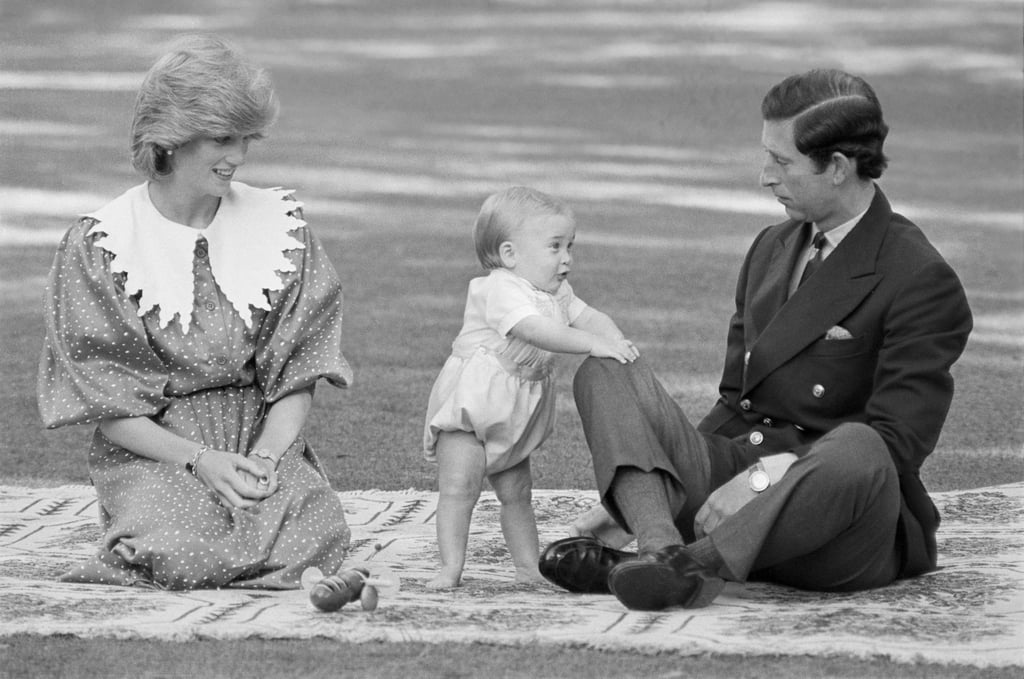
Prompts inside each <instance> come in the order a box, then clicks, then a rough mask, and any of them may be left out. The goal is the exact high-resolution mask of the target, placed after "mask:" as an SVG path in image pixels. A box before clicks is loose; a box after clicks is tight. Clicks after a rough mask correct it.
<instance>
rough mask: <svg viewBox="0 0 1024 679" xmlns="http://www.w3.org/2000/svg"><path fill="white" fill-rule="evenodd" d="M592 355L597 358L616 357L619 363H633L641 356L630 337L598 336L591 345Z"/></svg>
mask: <svg viewBox="0 0 1024 679" xmlns="http://www.w3.org/2000/svg"><path fill="white" fill-rule="evenodd" d="M590 355H591V356H596V357H597V358H614V359H615V360H616V361H618V362H619V363H632V362H633V361H635V360H636V359H638V358H639V357H640V352H639V351H638V350H637V348H636V347H635V346H634V345H633V343H632V342H630V341H629V340H628V339H625V338H622V339H611V338H608V337H601V336H597V337H595V338H594V343H593V344H592V345H591V347H590Z"/></svg>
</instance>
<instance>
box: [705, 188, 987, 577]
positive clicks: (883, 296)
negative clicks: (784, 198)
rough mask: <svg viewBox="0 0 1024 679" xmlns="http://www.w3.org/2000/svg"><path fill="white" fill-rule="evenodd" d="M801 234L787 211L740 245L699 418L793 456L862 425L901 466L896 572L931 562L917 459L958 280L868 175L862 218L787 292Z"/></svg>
mask: <svg viewBox="0 0 1024 679" xmlns="http://www.w3.org/2000/svg"><path fill="white" fill-rule="evenodd" d="M805 239H806V231H805V230H804V225H803V224H801V223H799V222H795V221H792V220H790V221H788V222H785V223H783V224H778V225H776V226H771V227H768V228H767V229H765V230H764V231H762V232H761V233H760V234H759V235H758V237H757V239H756V240H755V241H754V243H753V245H752V246H751V248H750V250H749V252H748V253H747V257H746V260H745V261H744V263H743V268H742V270H741V271H740V276H739V283H738V285H737V287H736V313H735V315H734V316H733V317H732V320H731V322H730V326H729V336H728V346H727V350H726V356H725V369H724V371H723V374H722V381H721V384H720V387H719V391H720V394H721V397H720V399H719V400H718V402H717V403H716V404H715V406H714V407H713V408H712V410H711V412H710V413H708V415H707V416H706V417H705V418H704V419H703V421H701V423H700V425H699V429H700V430H701V431H703V432H707V433H714V434H719V435H724V436H728V437H731V438H735V439H745V440H746V442H747V445H751V446H752V445H755V444H756V445H757V446H758V448H759V450H761V451H763V452H762V455H769V454H771V453H774V452H781V451H787V450H792V451H793V452H795V453H797V454H798V455H802V454H804V453H806V452H807V450H808V449H809V447H810V444H811V443H813V442H814V441H815V440H817V439H818V438H819V437H821V436H822V435H823V434H824V433H825V432H827V431H829V430H831V429H833V428H834V427H836V426H838V425H839V424H842V423H844V422H862V423H866V424H868V425H869V426H871V427H872V428H874V429H875V431H877V432H878V433H879V434H880V435H881V436H882V439H884V441H885V443H886V444H887V445H888V447H889V452H890V454H891V455H892V459H893V462H894V463H895V465H896V469H897V471H898V473H899V478H900V489H901V492H902V496H903V502H902V506H901V511H900V525H899V529H898V531H897V541H898V543H899V544H898V545H897V547H898V549H900V550H901V554H902V568H901V571H900V575H901V576H902V577H907V576H911V575H916V574H918V573H922V572H925V571H928V570H931V569H933V568H934V567H935V563H936V553H935V531H936V529H937V528H938V525H939V515H938V511H937V510H936V509H935V505H934V504H933V503H932V501H931V498H930V497H929V496H928V493H927V491H926V490H925V488H924V485H923V484H922V483H921V478H920V474H919V470H920V468H921V464H922V463H923V462H924V459H925V458H926V457H927V456H928V455H929V454H930V453H931V452H932V450H933V449H934V447H935V443H936V441H937V439H938V437H939V432H940V431H941V429H942V425H943V423H944V421H945V419H946V414H947V412H948V410H949V405H950V401H951V400H952V397H953V379H952V377H951V376H950V372H949V371H950V366H951V365H952V364H953V362H954V361H956V360H957V358H958V357H959V356H960V354H961V352H962V351H963V349H964V345H965V344H966V343H967V336H968V334H969V333H970V331H971V327H972V319H971V311H970V308H969V307H968V304H967V298H966V296H965V294H964V290H963V286H962V285H961V283H960V280H959V279H958V278H957V276H956V274H955V273H954V272H953V269H952V268H950V266H949V265H948V264H947V263H946V261H945V260H944V259H943V258H942V256H941V255H940V254H939V253H938V252H937V251H936V250H935V248H934V247H933V246H932V245H931V243H929V242H928V239H927V238H926V237H925V236H924V234H923V233H922V232H921V230H920V229H919V228H918V227H917V226H915V225H914V224H912V223H911V222H910V221H908V220H907V219H906V218H904V217H903V216H901V215H899V214H895V213H894V212H893V211H892V209H891V208H890V206H889V202H888V201H887V200H886V198H885V196H884V195H883V194H882V191H881V189H879V188H877V187H876V192H875V197H874V200H873V201H872V203H871V207H870V208H869V209H868V211H867V213H865V215H864V217H863V218H861V220H860V221H859V222H858V223H857V225H856V226H855V227H854V228H853V229H852V230H851V231H850V233H849V234H847V236H846V238H844V239H843V240H842V242H841V243H840V244H839V246H838V247H837V248H836V249H835V250H834V251H833V252H832V253H831V254H830V255H829V256H828V258H827V259H825V261H824V263H823V264H822V266H821V268H820V269H818V271H817V272H816V273H815V274H814V277H813V278H811V279H809V280H808V281H807V282H806V283H804V285H802V286H801V287H800V288H798V289H797V291H796V292H795V293H794V294H793V296H792V297H790V298H789V300H788V301H787V299H786V297H787V293H788V287H789V282H790V276H791V275H792V272H793V267H794V266H795V264H796V260H797V258H798V256H799V254H800V251H801V249H802V246H803V245H804V243H805ZM830 329H831V332H830ZM844 331H845V332H844ZM847 333H848V335H847ZM829 334H831V335H842V336H848V337H849V338H848V339H826V335H829Z"/></svg>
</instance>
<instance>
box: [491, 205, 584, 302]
mask: <svg viewBox="0 0 1024 679" xmlns="http://www.w3.org/2000/svg"><path fill="white" fill-rule="evenodd" d="M575 239H576V222H575V221H573V220H572V219H570V218H568V217H565V216H562V215H544V216H541V217H530V218H528V219H526V220H525V221H524V222H523V223H522V225H521V226H520V227H519V228H518V229H517V230H516V232H515V233H514V234H512V237H511V238H510V239H509V242H511V243H512V247H513V257H512V260H513V262H512V265H511V266H509V267H508V268H509V269H511V270H512V271H513V272H515V273H516V275H518V276H521V277H523V278H525V279H526V280H527V281H529V282H530V283H531V284H532V285H533V286H534V287H536V288H539V289H541V290H544V291H546V292H551V293H553V292H555V291H556V290H558V287H559V286H560V285H561V284H562V281H564V280H565V279H566V278H567V277H568V276H569V271H570V269H571V267H572V244H573V241H574V240H575Z"/></svg>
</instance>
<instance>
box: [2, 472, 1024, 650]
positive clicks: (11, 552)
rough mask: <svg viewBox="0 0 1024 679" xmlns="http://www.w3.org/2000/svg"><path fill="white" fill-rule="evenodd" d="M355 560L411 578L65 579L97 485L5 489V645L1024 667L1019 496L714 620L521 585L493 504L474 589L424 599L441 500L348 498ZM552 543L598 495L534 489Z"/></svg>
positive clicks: (985, 500)
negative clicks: (911, 560) (307, 581)
mask: <svg viewBox="0 0 1024 679" xmlns="http://www.w3.org/2000/svg"><path fill="white" fill-rule="evenodd" d="M340 496H341V499H342V502H343V503H344V505H345V507H346V511H347V513H348V521H349V524H350V526H351V528H352V534H353V543H352V550H351V554H350V557H349V559H350V562H351V563H353V564H356V563H360V564H365V565H368V566H370V567H371V570H372V569H373V568H379V567H381V566H386V567H387V568H388V569H390V570H391V571H392V572H393V573H395V574H397V575H398V576H399V577H400V579H401V587H400V590H399V591H398V592H397V593H388V594H384V595H382V596H381V599H380V604H379V606H378V607H377V609H376V610H374V611H372V612H368V611H364V610H362V609H361V607H360V606H359V604H358V603H355V604H349V605H348V606H346V607H345V608H343V609H341V610H340V611H337V612H334V613H324V612H320V611H318V610H316V609H314V608H313V607H312V606H311V604H310V603H309V593H308V592H307V591H302V590H299V591H290V592H268V591H256V590H206V591H191V592H162V591H153V590H140V589H133V588H121V587H109V586H99V585H70V584H61V583H58V582H56V581H55V579H56V577H57V576H58V575H59V574H61V573H62V572H64V571H65V570H66V569H68V568H69V567H70V566H71V565H72V564H73V563H75V562H77V561H79V560H81V559H84V558H85V557H87V556H88V555H90V554H91V553H92V552H93V550H94V549H95V545H96V543H97V541H98V539H99V536H100V532H99V528H98V524H97V507H96V500H95V495H94V493H93V491H92V490H91V489H90V488H88V487H81V486H64V487H59V488H44V489H40V488H20V487H18V488H16V487H0V636H4V635H13V634H25V633H28V634H36V635H73V636H78V637H85V638H97V637H105V638H116V639H162V640H181V641H185V640H191V639H245V638H265V639H304V638H332V639H338V640H345V641H355V642H359V641H370V640H373V641H420V642H480V643H486V644H502V645H528V644H560V645H564V646H571V647H590V648H601V649H613V650H630V651H634V652H640V653H662V654H677V655H692V654H703V653H728V654H744V655H811V656H847V657H857V658H886V659H889V660H892V661H897V662H917V661H923V662H940V663H958V664H970V665H977V666H1012V665H1020V664H1024V651H1022V649H1024V483H1020V484H1012V485H1006V486H998V487H992V488H982V489H974V490H967V491H957V492H949V493H937V494H935V496H934V498H935V501H936V504H937V505H938V507H939V510H940V511H941V512H942V515H943V523H942V527H941V529H940V531H939V555H940V556H939V566H940V568H939V569H938V570H937V571H935V572H933V573H930V574H928V575H925V576H922V577H918V578H914V579H910V580H903V581H899V582H897V583H895V584H893V585H891V586H889V587H885V588H882V589H878V590H873V591H867V592H858V593H842V594H821V593H815V592H804V591H799V590H795V589H791V588H787V587H781V586H775V585H769V584H764V583H751V584H747V585H745V586H741V585H739V584H735V583H730V584H729V585H728V586H727V587H726V589H725V591H724V592H723V594H722V595H721V596H720V597H719V598H718V599H717V600H716V601H715V602H714V604H713V605H711V606H710V607H708V608H704V609H698V610H681V609H680V610H672V611H667V612H663V613H642V612H630V611H627V610H626V609H625V608H623V607H622V606H621V605H620V604H619V603H618V602H617V601H616V600H615V598H614V597H612V596H607V595H578V594H570V593H568V592H564V591H561V590H559V589H557V588H555V587H553V586H523V585H517V584H515V583H514V582H513V579H512V566H511V562H510V559H509V557H508V552H507V550H506V548H505V545H504V541H503V539H502V537H501V530H500V528H499V521H498V510H499V506H498V503H497V501H496V500H495V498H494V496H493V494H488V493H485V494H484V495H483V496H482V498H481V500H480V503H479V505H478V506H477V509H476V512H475V514H474V517H473V527H472V533H471V535H470V543H469V552H468V558H467V568H466V571H465V575H464V585H463V586H462V587H460V588H458V589H455V590H451V591H441V592H438V591H431V590H428V589H426V588H425V587H424V584H423V583H424V582H425V580H426V579H427V578H428V576H429V575H430V574H432V572H433V570H434V568H435V563H436V559H437V551H436V545H435V538H434V511H435V505H436V499H437V495H436V494H435V493H430V492H421V491H407V492H392V491H387V492H385V491H360V492H344V493H340ZM534 498H535V502H534V504H535V508H536V514H537V521H538V525H539V527H540V531H541V539H542V542H543V543H545V544H546V542H548V541H550V540H554V539H557V538H559V537H564V536H565V535H566V527H567V526H568V524H569V523H570V522H571V520H572V519H573V518H574V517H576V516H577V515H578V514H580V513H582V512H583V511H585V510H586V509H588V508H589V507H591V506H592V505H593V504H594V502H595V501H596V494H595V493H594V492H593V491H574V490H539V491H535V492H534Z"/></svg>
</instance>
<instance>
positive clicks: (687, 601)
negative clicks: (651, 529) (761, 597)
mask: <svg viewBox="0 0 1024 679" xmlns="http://www.w3.org/2000/svg"><path fill="white" fill-rule="evenodd" d="M608 587H609V589H610V590H611V593H612V594H614V595H615V598H616V599H618V600H619V602H620V603H622V605H623V606H625V607H626V608H628V609H630V610H633V611H661V610H664V609H666V608H673V607H677V606H681V607H683V608H704V607H705V606H708V605H709V604H710V603H711V602H712V601H714V600H715V597H717V596H718V595H719V594H720V593H721V592H722V589H724V588H725V581H724V580H722V579H721V578H717V577H714V576H711V575H706V574H698V573H694V574H692V575H689V576H680V575H679V574H678V573H676V571H675V569H673V568H672V567H671V566H669V565H668V564H664V563H657V562H649V561H634V562H630V563H626V564H622V565H621V566H618V567H616V568H615V570H614V571H613V572H612V573H611V574H610V575H609V577H608Z"/></svg>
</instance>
